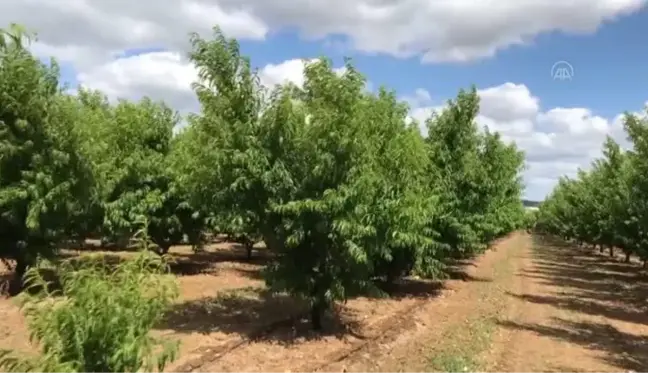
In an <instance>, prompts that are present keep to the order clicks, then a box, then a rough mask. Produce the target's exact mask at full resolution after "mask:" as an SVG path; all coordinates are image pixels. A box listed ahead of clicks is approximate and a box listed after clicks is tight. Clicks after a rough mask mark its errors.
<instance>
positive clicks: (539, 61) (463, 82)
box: [242, 9, 648, 116]
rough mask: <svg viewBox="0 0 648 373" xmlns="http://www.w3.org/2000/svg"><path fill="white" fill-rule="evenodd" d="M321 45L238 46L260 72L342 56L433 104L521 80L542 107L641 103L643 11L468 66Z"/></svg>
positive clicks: (646, 16) (610, 111)
mask: <svg viewBox="0 0 648 373" xmlns="http://www.w3.org/2000/svg"><path fill="white" fill-rule="evenodd" d="M327 44H328V43H327V42H322V41H317V42H308V41H304V40H302V39H300V37H299V36H298V35H297V34H296V33H295V32H294V31H293V32H281V33H277V34H275V35H272V36H271V37H270V38H269V39H268V40H265V41H257V42H255V41H243V42H242V50H243V52H244V53H245V54H247V55H249V56H250V57H251V58H252V61H253V62H254V63H255V64H256V65H257V66H259V67H262V66H264V65H266V64H269V63H280V62H282V61H284V60H288V59H291V58H299V57H303V58H311V57H317V56H320V55H323V56H328V57H329V58H331V59H333V60H334V61H335V62H337V63H341V61H342V60H343V58H344V57H345V56H349V57H352V58H353V61H354V64H355V65H356V66H357V67H358V68H359V69H360V71H362V72H363V73H364V74H366V75H367V77H368V79H369V80H370V81H371V82H372V83H374V84H376V85H381V84H384V85H386V86H388V87H391V88H393V89H395V90H396V91H398V92H403V93H406V92H412V91H414V90H415V89H417V88H425V89H428V90H429V91H430V92H433V97H434V98H437V99H439V100H445V99H447V98H449V97H452V96H453V95H455V94H456V93H457V90H458V89H459V88H462V87H469V86H470V85H471V84H475V85H477V86H478V87H490V86H495V85H498V84H501V83H502V82H505V81H510V82H516V83H524V84H525V85H526V86H527V87H528V88H529V89H530V90H531V91H532V92H533V93H534V94H535V95H537V96H539V97H540V98H541V100H542V103H543V105H542V106H545V107H556V106H567V107H571V106H582V107H589V108H593V109H594V111H595V112H596V113H597V114H600V115H603V116H614V115H616V114H618V113H619V112H622V111H624V110H637V108H639V107H641V106H642V105H643V103H644V102H645V101H646V100H647V99H648V94H646V88H645V87H647V86H648V63H647V62H648V48H647V47H646V46H648V9H643V10H642V11H640V12H638V13H636V14H633V15H630V16H627V17H624V18H623V19H621V20H619V21H616V22H609V23H606V24H603V25H602V26H601V27H600V29H599V30H598V31H597V32H596V33H593V34H586V35H577V34H576V35H575V34H568V33H564V32H551V33H547V34H542V35H539V36H538V37H537V38H536V39H535V40H534V42H533V43H532V44H531V45H525V46H515V47H511V48H508V49H505V50H503V51H500V52H499V53H497V55H496V56H495V57H493V58H488V59H484V60H478V61H472V62H467V63H437V64H434V63H429V64H423V63H421V62H420V59H419V57H418V56H414V57H412V58H407V59H399V58H394V57H392V56H388V55H366V54H365V53H362V52H357V51H353V50H349V49H346V50H341V48H336V47H332V46H328V45H327ZM561 60H562V61H567V62H568V63H570V64H571V65H572V66H573V68H574V72H575V74H574V78H573V79H572V80H571V81H562V82H561V81H559V80H558V81H557V80H553V79H552V76H551V67H552V66H553V64H554V63H556V62H557V61H561Z"/></svg>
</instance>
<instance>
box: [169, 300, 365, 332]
mask: <svg viewBox="0 0 648 373" xmlns="http://www.w3.org/2000/svg"><path fill="white" fill-rule="evenodd" d="M308 310H309V308H308V304H307V303H306V302H305V301H302V300H298V299H295V298H293V297H290V296H288V295H286V294H277V293H272V292H270V291H268V290H265V289H262V288H245V289H236V290H232V291H226V292H222V293H221V294H219V295H218V296H215V297H208V298H203V299H198V300H194V301H189V302H185V303H182V304H178V305H176V306H175V307H173V309H172V310H171V311H170V312H169V313H168V314H167V316H166V317H165V320H164V322H163V323H162V324H161V325H160V326H159V327H160V328H162V329H171V330H174V331H176V332H181V333H194V332H198V333H202V334H210V333H218V332H221V333H225V334H237V335H240V336H243V337H244V338H247V339H251V340H271V341H273V342H276V343H282V344H291V343H295V342H298V341H300V340H303V339H316V338H322V337H325V336H331V335H335V336H338V337H342V336H343V335H345V334H353V333H354V332H353V329H355V328H357V322H355V321H354V320H350V319H349V318H348V317H347V315H345V314H344V313H340V312H328V313H327V314H325V316H324V318H323V323H322V324H323V329H322V331H321V332H318V333H315V332H313V331H312V327H311V325H310V320H309V319H308V314H309V313H308Z"/></svg>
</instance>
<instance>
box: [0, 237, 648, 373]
mask: <svg viewBox="0 0 648 373" xmlns="http://www.w3.org/2000/svg"><path fill="white" fill-rule="evenodd" d="M78 254H79V253H74V252H68V253H67V255H78ZM106 255H110V256H117V257H123V256H127V255H129V254H124V253H115V252H111V253H106ZM171 255H172V256H173V257H174V259H175V261H176V264H175V265H174V266H173V270H174V271H175V272H176V273H177V275H178V281H179V283H180V287H181V294H182V295H181V299H180V300H179V301H178V303H177V305H175V307H174V308H173V310H172V311H171V312H170V313H169V315H168V317H167V319H166V320H165V322H164V324H163V325H161V326H160V328H159V329H158V330H156V331H155V333H156V334H160V335H164V336H165V337H166V338H175V339H179V340H180V341H181V351H180V357H179V359H178V360H177V361H176V362H174V363H173V364H172V365H171V366H169V367H168V368H167V370H168V371H200V372H209V371H281V372H286V371H425V370H428V371H429V370H434V369H439V368H438V367H436V366H435V364H434V363H433V360H434V357H435V356H441V355H442V354H446V355H447V354H448V353H452V352H453V351H454V350H452V348H450V349H449V348H448V346H450V347H452V346H454V345H456V344H462V343H464V342H465V343H470V339H471V338H476V337H475V335H478V333H477V332H475V333H473V331H472V328H473V327H475V328H477V327H478V324H479V323H482V322H490V321H488V320H492V325H493V327H492V331H490V329H489V332H488V333H487V334H484V335H487V336H488V339H487V340H486V341H485V342H484V343H481V344H478V346H479V347H480V348H478V349H473V350H470V352H471V353H472V354H473V355H474V356H473V357H474V360H475V362H476V364H478V365H477V366H476V367H472V370H480V371H621V370H634V371H646V370H648V349H647V348H646V347H647V346H646V344H647V342H648V313H647V312H646V305H647V304H648V303H646V298H645V297H647V296H648V282H646V281H648V279H646V278H644V275H643V273H642V271H641V266H640V265H638V264H636V263H631V264H626V263H622V262H621V261H620V260H618V259H617V258H609V257H608V256H606V255H605V254H603V255H599V254H597V253H596V252H595V251H594V250H591V249H576V248H572V247H566V246H565V245H560V244H558V243H555V242H550V241H546V240H543V239H540V238H535V237H531V236H530V235H527V234H523V233H516V234H513V235H511V236H510V237H508V238H506V239H503V240H501V241H499V242H497V243H495V244H494V245H492V249H491V250H488V251H487V252H486V253H485V254H484V255H482V256H480V257H478V258H476V259H475V260H472V261H466V262H462V263H458V266H457V268H456V271H455V273H453V278H454V279H450V280H446V281H444V282H442V283H441V282H425V281H420V280H416V279H410V280H408V281H404V282H403V283H401V284H399V286H398V288H397V289H394V291H393V294H392V297H391V298H388V299H373V298H357V299H351V300H349V301H348V302H347V303H346V304H341V305H339V306H338V307H336V312H335V313H334V314H332V315H331V316H330V317H328V318H327V320H326V323H325V330H326V333H313V332H311V331H310V327H309V325H308V322H307V319H306V318H305V316H306V313H305V310H306V307H305V305H304V304H302V303H300V302H298V301H295V300H294V299H291V298H289V297H287V296H282V295H272V294H269V293H268V292H266V291H265V288H264V285H263V280H262V278H261V270H262V268H263V265H264V263H265V262H266V260H267V257H265V256H264V252H263V250H262V249H260V250H256V251H255V253H254V255H255V257H254V259H253V260H252V261H251V262H250V261H246V260H245V251H244V250H243V249H242V248H240V247H237V246H235V245H233V244H228V243H219V244H214V245H211V246H209V247H208V248H207V250H206V252H204V253H198V254H194V253H192V252H191V250H190V249H189V248H188V247H174V248H172V249H171ZM0 272H2V270H1V269H0ZM484 320H486V321H484ZM3 348H11V349H15V350H23V351H29V350H30V349H31V347H30V344H29V341H28V334H27V331H26V328H25V324H24V320H23V319H22V316H21V315H20V313H19V310H18V309H17V307H16V306H15V305H14V304H13V302H12V301H11V300H9V299H0V349H3ZM448 351H450V352H448ZM477 368H478V369H477ZM439 370H442V369H439Z"/></svg>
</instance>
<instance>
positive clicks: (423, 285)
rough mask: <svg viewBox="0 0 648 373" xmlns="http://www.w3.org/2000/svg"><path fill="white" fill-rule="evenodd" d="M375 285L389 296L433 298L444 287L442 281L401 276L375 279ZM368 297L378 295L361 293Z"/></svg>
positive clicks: (378, 296) (396, 297) (395, 297)
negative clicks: (395, 278) (399, 277)
mask: <svg viewBox="0 0 648 373" xmlns="http://www.w3.org/2000/svg"><path fill="white" fill-rule="evenodd" d="M376 286H377V287H378V288H379V289H380V290H382V291H384V292H385V293H386V294H387V296H388V297H389V298H392V299H402V298H434V297H437V296H439V295H440V294H441V291H442V290H443V289H444V288H445V284H444V283H443V282H442V281H433V280H419V279H413V278H401V279H398V280H396V281H394V282H391V283H388V282H384V281H376ZM362 296H365V297H368V298H380V295H376V296H374V295H373V294H362Z"/></svg>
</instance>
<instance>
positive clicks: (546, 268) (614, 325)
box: [482, 236, 648, 372]
mask: <svg viewBox="0 0 648 373" xmlns="http://www.w3.org/2000/svg"><path fill="white" fill-rule="evenodd" d="M527 240H529V241H530V240H533V243H532V244H533V249H532V250H527V251H526V254H525V255H523V257H522V258H521V262H520V264H521V265H520V269H519V270H518V271H517V273H516V274H515V278H514V280H513V287H512V291H511V292H510V293H509V294H508V297H509V300H508V302H507V303H508V305H507V307H506V313H505V315H504V316H503V317H502V318H501V319H500V320H499V321H498V328H497V331H496V333H495V336H494V338H493V346H492V348H491V350H490V351H489V354H488V356H487V359H486V362H485V363H484V365H482V369H483V370H487V371H527V372H528V371H536V372H537V371H545V372H547V371H570V372H602V371H608V372H609V371H612V372H614V371H616V372H618V371H628V370H633V371H646V370H648V312H647V309H646V308H647V307H646V305H647V304H648V303H646V297H647V296H648V282H646V281H647V279H646V278H645V277H644V276H643V275H642V274H641V271H640V268H639V267H637V266H636V264H635V265H632V264H625V263H621V262H619V261H618V260H617V259H616V258H613V259H610V258H608V257H606V256H602V255H596V254H594V252H593V251H592V250H588V249H582V250H580V249H575V248H573V247H567V246H565V245H564V244H560V243H557V242H552V241H548V240H545V239H542V238H537V237H534V238H531V237H528V236H527ZM526 246H527V247H529V246H531V245H526Z"/></svg>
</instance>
